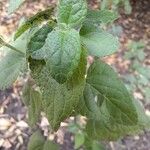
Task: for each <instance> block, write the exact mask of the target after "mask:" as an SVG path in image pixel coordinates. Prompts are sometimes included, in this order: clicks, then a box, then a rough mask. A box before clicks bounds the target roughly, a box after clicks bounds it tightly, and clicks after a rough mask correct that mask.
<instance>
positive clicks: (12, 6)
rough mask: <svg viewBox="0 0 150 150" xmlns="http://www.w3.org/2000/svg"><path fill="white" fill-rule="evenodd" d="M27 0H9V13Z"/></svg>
mask: <svg viewBox="0 0 150 150" xmlns="http://www.w3.org/2000/svg"><path fill="white" fill-rule="evenodd" d="M24 1H25V0H15V1H14V0H9V7H8V13H9V14H11V13H13V12H14V11H15V10H16V9H18V8H19V7H20V5H21V4H22V3H23V2H24Z"/></svg>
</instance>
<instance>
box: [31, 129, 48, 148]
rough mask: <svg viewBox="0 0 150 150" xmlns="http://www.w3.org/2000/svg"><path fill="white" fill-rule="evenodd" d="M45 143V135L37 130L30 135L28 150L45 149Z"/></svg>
mask: <svg viewBox="0 0 150 150" xmlns="http://www.w3.org/2000/svg"><path fill="white" fill-rule="evenodd" d="M44 143H45V138H44V137H43V135H42V134H41V132H40V131H36V132H35V133H33V134H32V136H31V137H30V140H29V143H28V150H43V147H44Z"/></svg>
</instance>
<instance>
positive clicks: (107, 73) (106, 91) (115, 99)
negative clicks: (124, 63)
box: [87, 61, 137, 125]
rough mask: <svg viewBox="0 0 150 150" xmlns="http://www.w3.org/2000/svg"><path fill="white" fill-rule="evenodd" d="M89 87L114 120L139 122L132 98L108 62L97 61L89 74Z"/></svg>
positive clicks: (123, 122) (128, 122)
mask: <svg viewBox="0 0 150 150" xmlns="http://www.w3.org/2000/svg"><path fill="white" fill-rule="evenodd" d="M87 84H88V85H87V88H90V89H93V90H94V91H95V92H96V93H97V94H96V95H97V96H98V97H97V101H98V104H99V103H100V101H102V100H103V101H102V103H101V107H102V105H105V106H106V108H107V109H108V113H109V114H111V116H112V120H114V121H115V122H118V123H119V124H124V125H134V124H136V123H137V113H136V109H135V106H134V104H133V101H132V98H131V96H130V95H129V93H128V91H127V89H126V88H125V86H124V85H123V83H122V82H121V81H120V80H119V78H118V77H117V74H116V73H115V72H114V71H113V70H112V68H111V67H109V66H108V65H107V64H105V63H103V62H100V61H96V62H95V63H93V64H92V65H91V67H90V68H89V70H88V75H87Z"/></svg>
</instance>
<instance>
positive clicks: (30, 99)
mask: <svg viewBox="0 0 150 150" xmlns="http://www.w3.org/2000/svg"><path fill="white" fill-rule="evenodd" d="M22 97H23V102H24V103H25V105H26V106H28V122H29V124H30V126H31V127H33V126H34V125H35V124H36V123H37V122H38V120H39V118H40V113H41V110H42V97H41V93H40V91H38V90H36V89H34V88H33V87H32V83H31V81H28V82H27V83H26V84H25V86H24V89H23V94H22Z"/></svg>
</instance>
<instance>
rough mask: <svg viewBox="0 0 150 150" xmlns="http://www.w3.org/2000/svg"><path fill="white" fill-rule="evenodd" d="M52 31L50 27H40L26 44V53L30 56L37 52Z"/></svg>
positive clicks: (47, 25)
mask: <svg viewBox="0 0 150 150" xmlns="http://www.w3.org/2000/svg"><path fill="white" fill-rule="evenodd" d="M52 30H53V28H52V27H51V25H49V24H46V25H44V26H42V27H41V28H40V29H39V30H38V31H37V32H36V33H35V34H34V35H33V36H32V37H31V39H30V42H29V43H28V52H29V54H32V53H33V52H34V51H37V50H39V49H40V48H42V47H43V46H44V44H45V40H46V38H47V35H48V34H49V33H50V32H51V31H52Z"/></svg>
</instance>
